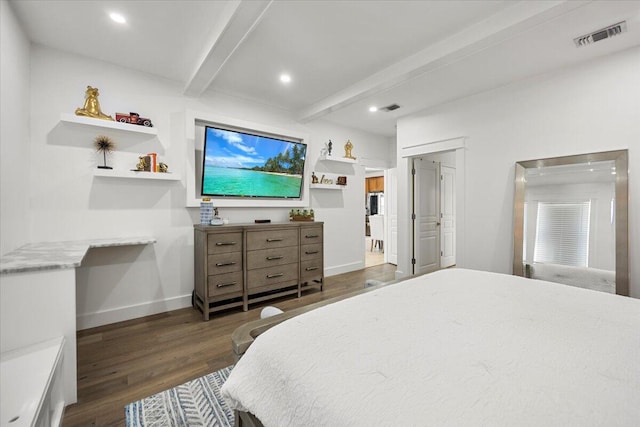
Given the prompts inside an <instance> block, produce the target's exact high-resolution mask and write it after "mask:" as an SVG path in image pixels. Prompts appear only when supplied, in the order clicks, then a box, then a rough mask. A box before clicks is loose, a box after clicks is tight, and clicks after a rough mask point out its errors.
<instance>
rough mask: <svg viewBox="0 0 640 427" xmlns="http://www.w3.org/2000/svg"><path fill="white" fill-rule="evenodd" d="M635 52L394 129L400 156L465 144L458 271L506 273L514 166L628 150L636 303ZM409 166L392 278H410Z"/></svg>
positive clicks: (403, 164)
mask: <svg viewBox="0 0 640 427" xmlns="http://www.w3.org/2000/svg"><path fill="white" fill-rule="evenodd" d="M638 100H640V48H637V47H636V48H633V49H629V50H627V51H624V52H621V53H618V54H615V55H611V56H607V57H603V58H600V59H598V60H594V61H591V62H588V63H585V64H581V65H578V66H576V67H572V68H568V69H563V70H559V71H556V72H553V73H548V74H545V75H541V76H537V77H534V78H531V79H527V80H525V81H521V82H518V83H516V84H512V85H509V86H506V87H503V88H499V89H497V90H494V91H490V92H486V93H482V94H478V95H476V96H473V97H469V98H465V99H462V100H459V101H456V102H452V103H449V104H446V105H442V106H439V107H436V108H433V109H429V110H427V111H424V112H421V113H420V114H416V115H413V116H410V117H406V118H403V119H401V120H399V122H398V155H399V156H400V151H401V149H402V147H406V146H408V145H414V144H418V143H429V142H436V141H443V140H447V139H451V138H459V137H466V149H465V153H464V157H465V162H464V164H463V165H457V168H458V169H460V168H464V175H465V178H464V180H465V182H464V185H465V188H466V190H465V194H464V199H463V200H464V204H465V207H464V208H465V212H466V214H465V223H464V229H465V230H466V231H465V236H464V238H463V240H464V244H463V245H462V246H460V247H458V253H461V252H462V255H463V256H462V258H461V259H462V263H460V264H459V266H460V267H467V268H474V269H480V270H488V271H495V272H502V273H510V272H511V265H512V263H511V260H512V257H513V255H512V252H513V250H512V248H513V237H512V228H513V192H514V183H513V180H514V164H515V162H516V161H520V160H529V159H536V158H545V157H555V156H565V155H572V154H580V153H588V152H596V151H607V150H616V149H625V148H628V149H629V169H630V171H631V172H630V175H629V189H630V193H631V194H630V206H629V214H630V216H629V226H630V236H629V242H630V248H629V260H630V276H631V283H630V290H631V295H632V296H634V297H640V283H639V280H640V264H639V263H637V262H633V260H637V259H640V229H639V227H640V204H639V203H640V181H639V180H638V177H637V174H634V172H633V171H634V169H637V168H638V166H640V150H639V149H637V144H638V141H640V125H639V123H640V122H639V117H640V102H639V101H638ZM407 164H408V163H407V160H406V159H402V158H400V157H398V176H399V185H398V191H399V193H400V194H399V196H400V197H399V203H400V206H399V210H400V211H399V218H400V220H399V222H400V224H399V238H398V241H399V242H400V245H401V247H400V248H399V260H398V261H399V265H398V269H399V270H403V269H404V271H409V270H408V268H409V259H408V253H409V252H408V247H409V244H410V239H409V223H408V221H407V218H408V204H407V194H408V187H407V180H406V179H403V178H402V177H404V176H405V174H406V170H407Z"/></svg>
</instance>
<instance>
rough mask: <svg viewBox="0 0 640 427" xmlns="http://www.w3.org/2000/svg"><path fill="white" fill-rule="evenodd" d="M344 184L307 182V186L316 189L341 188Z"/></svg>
mask: <svg viewBox="0 0 640 427" xmlns="http://www.w3.org/2000/svg"><path fill="white" fill-rule="evenodd" d="M345 187H346V185H337V184H309V188H311V189H318V190H342V189H344V188H345Z"/></svg>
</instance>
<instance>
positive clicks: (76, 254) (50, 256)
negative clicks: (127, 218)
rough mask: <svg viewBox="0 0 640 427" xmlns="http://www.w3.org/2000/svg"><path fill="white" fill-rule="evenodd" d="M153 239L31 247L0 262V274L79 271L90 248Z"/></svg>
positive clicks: (137, 243) (103, 240) (152, 241)
mask: <svg viewBox="0 0 640 427" xmlns="http://www.w3.org/2000/svg"><path fill="white" fill-rule="evenodd" d="M155 242H156V239H155V238H154V237H118V238H111V239H92V240H75V241H69V242H40V243H28V244H26V245H24V246H21V247H19V248H18V249H16V250H14V251H12V252H9V253H8V254H6V255H3V256H2V258H0V274H8V273H22V272H26V271H37V270H60V269H65V268H76V267H80V264H81V263H82V260H83V259H84V257H85V255H86V254H87V251H88V250H89V249H91V248H106V247H110V246H131V245H148V244H150V243H155Z"/></svg>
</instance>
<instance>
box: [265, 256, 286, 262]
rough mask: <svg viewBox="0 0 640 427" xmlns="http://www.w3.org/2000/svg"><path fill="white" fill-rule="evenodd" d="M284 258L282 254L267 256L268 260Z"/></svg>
mask: <svg viewBox="0 0 640 427" xmlns="http://www.w3.org/2000/svg"><path fill="white" fill-rule="evenodd" d="M282 258H284V257H283V256H282V255H280V256H268V257H267V261H273V260H276V259H282Z"/></svg>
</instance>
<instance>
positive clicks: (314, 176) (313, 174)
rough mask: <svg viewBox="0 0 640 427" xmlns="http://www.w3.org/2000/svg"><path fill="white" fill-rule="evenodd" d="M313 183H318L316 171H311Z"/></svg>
mask: <svg viewBox="0 0 640 427" xmlns="http://www.w3.org/2000/svg"><path fill="white" fill-rule="evenodd" d="M311 183H312V184H317V183H318V177H317V176H316V173H315V172H311Z"/></svg>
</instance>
